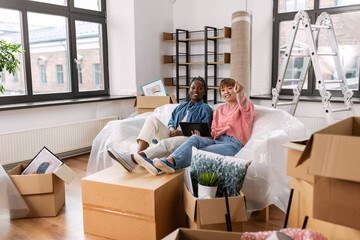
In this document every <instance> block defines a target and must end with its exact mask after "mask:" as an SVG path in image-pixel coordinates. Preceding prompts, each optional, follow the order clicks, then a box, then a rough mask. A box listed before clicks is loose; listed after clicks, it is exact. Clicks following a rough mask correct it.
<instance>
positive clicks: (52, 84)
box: [28, 13, 71, 94]
mask: <svg viewBox="0 0 360 240" xmlns="http://www.w3.org/2000/svg"><path fill="white" fill-rule="evenodd" d="M28 22H29V38H30V57H31V75H32V85H33V86H32V87H33V93H34V94H45V93H60V92H69V91H71V89H70V88H71V87H70V86H71V84H70V67H69V66H70V65H69V46H68V34H67V18H65V17H60V16H54V15H47V14H38V13H28ZM56 65H63V66H65V71H64V72H63V81H64V84H63V85H59V84H57V72H56Z"/></svg>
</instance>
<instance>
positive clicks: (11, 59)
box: [0, 39, 25, 93]
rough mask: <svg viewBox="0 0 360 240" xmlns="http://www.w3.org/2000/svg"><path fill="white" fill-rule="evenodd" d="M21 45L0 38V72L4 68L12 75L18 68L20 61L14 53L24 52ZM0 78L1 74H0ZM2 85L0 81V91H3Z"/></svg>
mask: <svg viewBox="0 0 360 240" xmlns="http://www.w3.org/2000/svg"><path fill="white" fill-rule="evenodd" d="M20 47H21V45H16V44H11V43H7V42H5V41H4V40H2V39H0V72H2V71H3V70H4V69H6V71H8V72H9V73H10V74H12V75H14V74H15V73H16V71H17V70H18V69H19V63H20V61H19V60H18V59H17V58H16V56H15V55H16V54H19V53H23V52H25V51H24V50H20ZM0 78H1V75H0ZM4 90H5V89H4V86H3V85H2V84H1V83H0V92H1V93H4Z"/></svg>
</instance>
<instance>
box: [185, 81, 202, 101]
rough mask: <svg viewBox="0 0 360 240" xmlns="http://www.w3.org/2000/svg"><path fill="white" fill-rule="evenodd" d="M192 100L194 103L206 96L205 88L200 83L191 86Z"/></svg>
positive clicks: (195, 82)
mask: <svg viewBox="0 0 360 240" xmlns="http://www.w3.org/2000/svg"><path fill="white" fill-rule="evenodd" d="M189 95H190V99H191V101H192V102H193V103H197V102H198V101H200V100H201V99H202V98H203V97H204V95H205V86H204V84H203V83H202V82H200V81H196V80H195V81H194V82H192V84H191V85H190V91H189Z"/></svg>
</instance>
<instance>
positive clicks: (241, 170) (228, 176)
mask: <svg viewBox="0 0 360 240" xmlns="http://www.w3.org/2000/svg"><path fill="white" fill-rule="evenodd" d="M250 163H251V161H249V160H245V159H241V158H236V157H229V156H223V155H220V154H216V153H211V152H206V151H202V150H199V149H197V148H195V147H193V148H192V158H191V167H190V174H191V180H192V184H193V189H194V193H195V196H197V188H198V187H197V185H198V181H197V180H196V178H198V177H199V176H200V173H202V172H215V173H217V175H218V176H219V178H220V179H221V181H222V184H221V185H220V186H219V187H218V190H217V193H216V197H224V196H225V192H224V187H226V188H227V192H228V196H229V197H233V196H239V195H240V190H241V188H242V185H243V183H244V179H245V175H246V172H247V168H248V167H249V165H250Z"/></svg>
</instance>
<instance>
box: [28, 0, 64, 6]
mask: <svg viewBox="0 0 360 240" xmlns="http://www.w3.org/2000/svg"><path fill="white" fill-rule="evenodd" d="M31 1H33V2H42V3H51V4H56V5H62V6H66V0H31Z"/></svg>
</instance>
